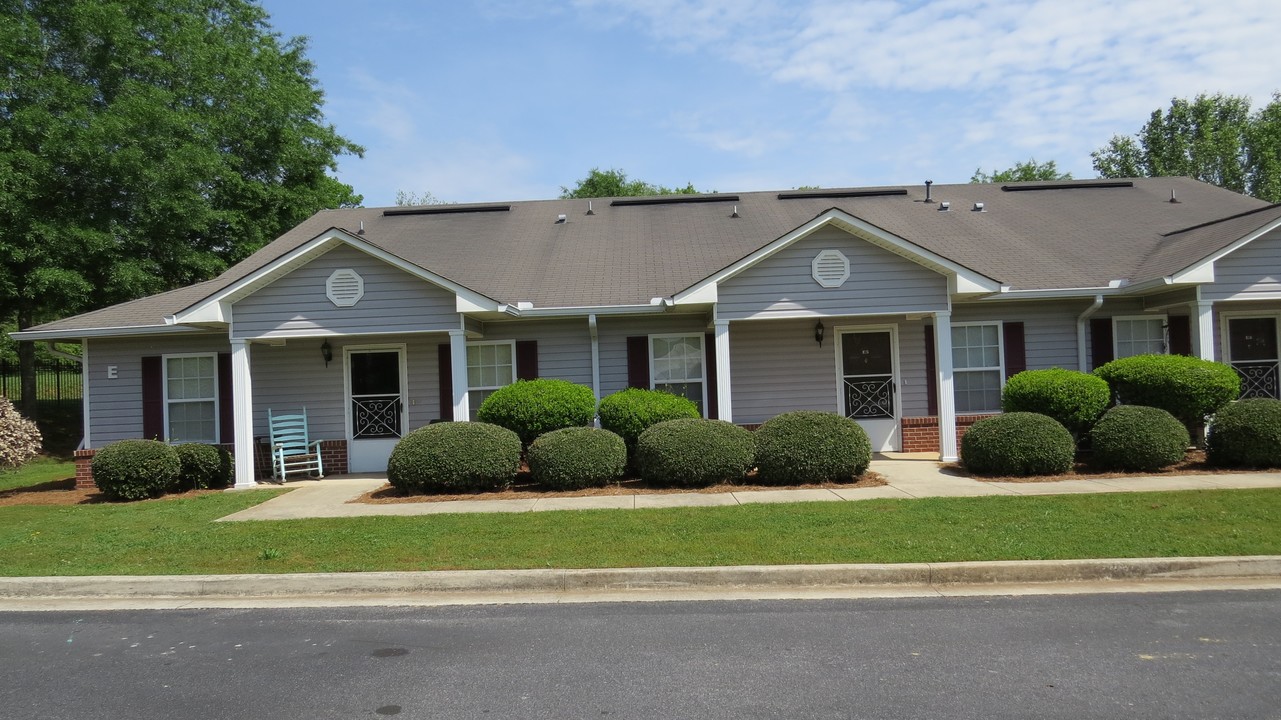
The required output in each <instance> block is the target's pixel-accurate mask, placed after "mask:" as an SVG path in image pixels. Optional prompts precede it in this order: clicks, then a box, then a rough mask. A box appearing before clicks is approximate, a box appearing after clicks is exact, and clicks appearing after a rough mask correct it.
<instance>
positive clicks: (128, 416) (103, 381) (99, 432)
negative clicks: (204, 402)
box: [87, 333, 320, 448]
mask: <svg viewBox="0 0 1281 720" xmlns="http://www.w3.org/2000/svg"><path fill="white" fill-rule="evenodd" d="M88 352H89V367H88V368H87V371H88V373H89V442H90V445H91V446H92V447H95V448H100V447H102V446H103V445H107V444H108V443H113V442H116V441H117V440H129V439H136V438H140V437H142V358H143V357H145V356H148V355H171V354H177V353H225V352H231V345H230V344H229V343H228V342H227V336H226V335H222V334H217V335H200V334H185V333H184V334H181V335H176V336H174V337H156V338H122V339H101V340H90V341H89V345H88ZM316 356H317V357H319V356H320V353H316ZM111 366H115V368H116V373H117V377H116V378H115V379H114V380H112V379H108V378H107V368H108V367H111ZM222 440H223V441H224V442H231V438H222Z"/></svg>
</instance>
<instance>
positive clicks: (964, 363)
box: [952, 323, 1005, 414]
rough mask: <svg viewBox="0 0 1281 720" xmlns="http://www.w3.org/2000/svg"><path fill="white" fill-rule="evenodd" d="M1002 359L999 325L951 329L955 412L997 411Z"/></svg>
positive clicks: (967, 326)
mask: <svg viewBox="0 0 1281 720" xmlns="http://www.w3.org/2000/svg"><path fill="white" fill-rule="evenodd" d="M1003 357H1004V351H1003V348H1002V346H1001V324H1000V323H972V324H962V325H953V326H952V382H953V384H954V386H955V390H956V411H957V412H958V413H962V414H973V413H988V412H999V411H1000V410H1001V384H1002V378H1004V377H1005V368H1004V366H1003V364H1002V358H1003Z"/></svg>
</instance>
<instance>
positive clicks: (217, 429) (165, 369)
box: [160, 353, 222, 445]
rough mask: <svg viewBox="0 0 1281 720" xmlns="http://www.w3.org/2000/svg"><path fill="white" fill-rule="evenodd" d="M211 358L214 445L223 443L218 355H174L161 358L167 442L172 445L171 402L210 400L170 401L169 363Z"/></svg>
mask: <svg viewBox="0 0 1281 720" xmlns="http://www.w3.org/2000/svg"><path fill="white" fill-rule="evenodd" d="M202 357H203V358H210V359H212V360H213V366H214V373H213V406H214V439H213V442H212V444H213V445H217V444H219V443H221V442H222V413H221V408H220V407H219V406H218V394H219V393H218V389H219V388H218V353H172V354H169V355H161V356H160V383H161V389H162V393H161V395H162V396H163V397H164V399H165V403H164V404H165V442H167V443H172V442H173V441H172V440H170V439H169V404H170V402H179V403H186V402H209V401H208V400H173V401H170V400H169V361H170V360H178V359H182V358H202ZM183 442H200V441H199V440H186V441H183Z"/></svg>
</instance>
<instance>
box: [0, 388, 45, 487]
mask: <svg viewBox="0 0 1281 720" xmlns="http://www.w3.org/2000/svg"><path fill="white" fill-rule="evenodd" d="M40 442H41V439H40V430H39V429H37V428H36V424H35V423H34V422H32V421H30V420H28V419H27V418H24V417H23V416H22V413H20V412H18V411H17V409H15V408H14V407H13V403H11V402H9V399H8V398H3V397H0V470H3V469H5V468H16V467H21V466H22V464H23V463H25V462H27V461H28V460H30V459H31V458H33V457H35V456H36V453H39V452H40Z"/></svg>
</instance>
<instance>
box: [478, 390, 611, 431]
mask: <svg viewBox="0 0 1281 720" xmlns="http://www.w3.org/2000/svg"><path fill="white" fill-rule="evenodd" d="M595 415H596V396H595V395H593V394H592V389H591V388H589V387H587V386H585V385H578V384H575V383H572V382H569V381H567V380H551V379H539V380H517V381H516V382H514V383H512V384H511V385H506V386H504V387H500V388H498V389H497V390H495V391H494V392H493V394H491V395H490V396H489V397H487V398H485V402H483V403H481V404H480V409H479V410H477V411H476V419H477V420H479V421H481V422H484V423H492V424H494V425H498V426H499V427H505V428H507V429H508V430H511V431H512V432H514V433H516V434H517V435H519V436H520V441H521V442H522V443H524V444H526V445H528V444H530V443H532V442H533V441H534V438H536V437H538V436H539V435H542V434H543V433H545V432H551V431H552V430H559V429H561V428H567V427H583V426H585V425H590V424H592V418H593V417H594V416H595Z"/></svg>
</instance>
